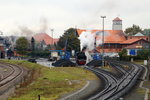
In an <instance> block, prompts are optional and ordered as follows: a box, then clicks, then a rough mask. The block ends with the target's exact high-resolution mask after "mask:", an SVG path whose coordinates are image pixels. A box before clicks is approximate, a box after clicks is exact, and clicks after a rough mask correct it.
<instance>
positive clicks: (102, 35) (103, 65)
mask: <svg viewBox="0 0 150 100" xmlns="http://www.w3.org/2000/svg"><path fill="white" fill-rule="evenodd" d="M101 18H102V22H103V34H102V66H104V18H106V16H101Z"/></svg>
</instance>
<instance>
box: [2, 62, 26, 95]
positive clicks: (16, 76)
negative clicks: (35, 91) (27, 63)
mask: <svg viewBox="0 0 150 100" xmlns="http://www.w3.org/2000/svg"><path fill="white" fill-rule="evenodd" d="M0 66H1V68H3V69H5V70H4V71H2V70H1V71H0V73H1V74H0V76H1V79H0V95H2V94H3V93H5V92H6V91H7V90H8V89H9V88H11V87H13V86H15V85H16V84H18V83H19V82H21V81H22V79H23V77H24V73H25V70H24V69H23V68H22V67H19V66H17V65H13V64H8V63H0Z"/></svg>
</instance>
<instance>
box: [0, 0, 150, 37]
mask: <svg viewBox="0 0 150 100" xmlns="http://www.w3.org/2000/svg"><path fill="white" fill-rule="evenodd" d="M149 10H150V0H0V30H1V31H2V32H3V34H4V35H10V34H13V33H17V32H18V30H19V29H20V28H24V29H27V28H29V29H30V30H32V31H33V32H35V33H37V32H41V31H44V30H45V31H46V32H47V33H48V34H49V35H50V34H51V31H50V29H54V34H55V37H58V36H60V35H62V33H63V32H64V30H66V29H68V28H70V27H76V28H81V29H102V19H101V18H100V16H102V15H105V16H106V19H105V29H112V20H113V19H114V18H115V17H117V16H119V17H120V18H121V19H122V20H123V29H125V28H127V27H130V26H132V25H133V24H136V25H139V26H140V27H142V28H143V29H144V28H150V11H149Z"/></svg>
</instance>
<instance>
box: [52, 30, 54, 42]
mask: <svg viewBox="0 0 150 100" xmlns="http://www.w3.org/2000/svg"><path fill="white" fill-rule="evenodd" d="M53 31H54V29H51V32H52V45H53Z"/></svg>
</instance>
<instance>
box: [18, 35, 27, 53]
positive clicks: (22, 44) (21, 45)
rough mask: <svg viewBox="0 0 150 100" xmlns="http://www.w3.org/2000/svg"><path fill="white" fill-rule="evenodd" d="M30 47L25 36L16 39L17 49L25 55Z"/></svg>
mask: <svg viewBox="0 0 150 100" xmlns="http://www.w3.org/2000/svg"><path fill="white" fill-rule="evenodd" d="M28 49H29V42H28V40H27V39H26V38H25V37H20V38H19V39H18V40H17V41H16V50H17V53H18V54H21V55H25V54H26V53H27V51H28Z"/></svg>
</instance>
